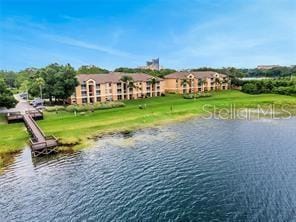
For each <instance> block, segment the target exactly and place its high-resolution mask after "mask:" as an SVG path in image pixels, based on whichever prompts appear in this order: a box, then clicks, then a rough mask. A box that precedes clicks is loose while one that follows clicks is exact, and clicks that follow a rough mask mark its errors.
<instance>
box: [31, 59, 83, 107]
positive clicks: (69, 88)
mask: <svg viewBox="0 0 296 222" xmlns="http://www.w3.org/2000/svg"><path fill="white" fill-rule="evenodd" d="M38 77H41V78H42V79H43V80H44V81H45V85H44V96H45V98H48V99H49V100H50V101H52V98H53V97H54V98H55V99H56V100H62V101H63V102H65V101H66V99H67V98H69V97H70V96H71V95H72V94H73V93H74V91H75V87H76V86H77V85H78V80H77V78H76V72H75V70H74V68H73V67H72V66H70V65H69V64H67V65H59V64H56V63H54V64H51V65H48V66H46V67H45V68H42V69H40V70H38V71H37V73H36V74H35V76H34V78H38Z"/></svg>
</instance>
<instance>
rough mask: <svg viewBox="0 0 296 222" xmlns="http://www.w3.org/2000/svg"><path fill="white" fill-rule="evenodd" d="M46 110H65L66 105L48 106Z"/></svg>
mask: <svg viewBox="0 0 296 222" xmlns="http://www.w3.org/2000/svg"><path fill="white" fill-rule="evenodd" d="M45 110H46V111H47V112H55V111H64V110H65V107H64V106H47V107H46V108H45Z"/></svg>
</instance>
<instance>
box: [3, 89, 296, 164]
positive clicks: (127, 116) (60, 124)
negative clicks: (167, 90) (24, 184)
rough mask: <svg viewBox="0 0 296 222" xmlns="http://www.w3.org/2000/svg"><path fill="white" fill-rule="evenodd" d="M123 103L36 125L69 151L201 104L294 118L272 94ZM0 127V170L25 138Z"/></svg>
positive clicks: (188, 113) (175, 117) (173, 118)
mask: <svg viewBox="0 0 296 222" xmlns="http://www.w3.org/2000/svg"><path fill="white" fill-rule="evenodd" d="M125 103H126V106H125V107H122V108H114V109H109V110H99V111H95V112H93V113H87V114H86V115H78V116H75V117H74V115H73V114H72V113H66V112H59V113H58V114H56V113H49V112H45V118H44V120H40V121H38V123H39V124H40V127H41V128H42V129H43V131H44V132H45V134H46V135H55V136H56V137H57V138H59V141H60V142H61V146H59V150H60V151H61V152H69V151H76V150H80V149H83V148H86V147H87V146H89V145H91V144H92V143H94V142H95V140H96V139H99V138H101V137H103V136H106V135H112V134H118V133H120V134H122V133H129V132H133V131H136V130H140V129H146V128H154V127H159V126H163V125H166V124H172V123H177V122H183V121H186V120H189V119H192V118H202V117H203V116H205V115H206V114H207V112H205V110H203V109H202V107H203V106H204V105H205V104H210V105H212V106H215V107H217V110H223V109H226V108H228V107H230V105H231V104H235V105H236V106H237V107H238V108H240V109H252V108H254V106H255V107H256V106H257V105H262V106H264V105H267V104H276V105H279V106H281V105H287V107H288V108H289V109H290V110H291V112H293V115H294V116H295V115H296V97H291V96H282V95H273V94H271V95H267V94H263V95H256V96H254V95H249V94H244V93H241V92H239V91H234V90H232V91H231V90H229V91H224V92H216V93H214V94H213V96H212V97H208V98H202V99H196V100H193V99H192V100H188V99H187V100H186V99H184V98H183V97H182V96H180V95H175V94H174V95H167V96H165V97H153V98H149V99H143V100H130V101H125ZM144 103H145V104H147V107H148V108H147V109H144V110H141V109H139V108H138V107H139V105H141V104H144ZM171 106H173V109H172V110H170V107H171ZM1 125H2V126H4V127H0V168H1V165H6V164H5V163H4V160H3V159H7V158H6V157H7V156H11V155H14V153H18V152H19V151H21V150H23V148H24V147H25V144H26V139H27V138H28V135H27V132H26V129H25V126H24V125H23V124H22V123H19V124H9V125H7V124H5V123H4V122H3V118H2V122H1V118H0V126H1ZM3 128H5V129H3ZM65 129H67V130H65ZM3 130H4V131H3ZM1 136H2V138H1ZM5 139H6V140H5ZM1 149H2V150H1ZM8 159H9V158H8ZM5 162H7V161H5Z"/></svg>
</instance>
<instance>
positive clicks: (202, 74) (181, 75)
mask: <svg viewBox="0 0 296 222" xmlns="http://www.w3.org/2000/svg"><path fill="white" fill-rule="evenodd" d="M190 74H192V75H194V77H195V78H200V79H205V78H213V77H215V75H216V74H219V75H220V76H221V77H226V75H224V74H220V73H217V72H213V71H197V72H189V71H188V72H185V71H183V72H174V73H172V74H169V75H166V76H165V77H164V78H165V79H184V78H187V76H188V75H190Z"/></svg>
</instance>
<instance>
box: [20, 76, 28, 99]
mask: <svg viewBox="0 0 296 222" xmlns="http://www.w3.org/2000/svg"><path fill="white" fill-rule="evenodd" d="M29 88H30V82H29V80H24V81H23V82H22V84H21V86H20V90H22V91H24V92H26V93H27V100H28V99H29Z"/></svg>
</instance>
